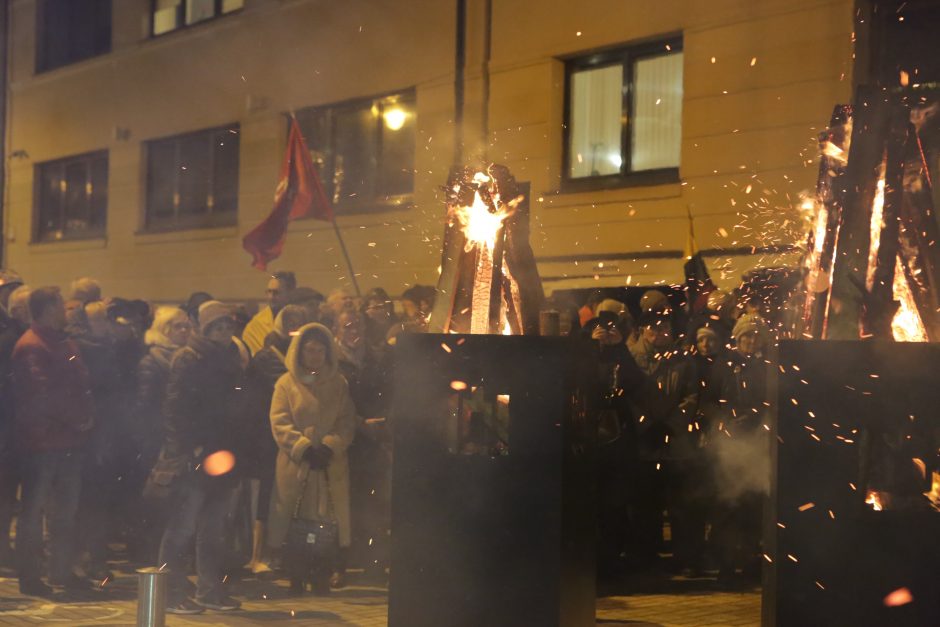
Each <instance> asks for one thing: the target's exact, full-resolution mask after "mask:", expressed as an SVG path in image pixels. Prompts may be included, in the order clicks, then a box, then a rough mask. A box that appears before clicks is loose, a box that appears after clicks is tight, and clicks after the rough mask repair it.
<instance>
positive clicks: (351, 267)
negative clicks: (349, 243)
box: [332, 215, 362, 296]
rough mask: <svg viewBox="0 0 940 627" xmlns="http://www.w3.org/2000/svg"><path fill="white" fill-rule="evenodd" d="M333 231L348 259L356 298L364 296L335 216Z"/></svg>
mask: <svg viewBox="0 0 940 627" xmlns="http://www.w3.org/2000/svg"><path fill="white" fill-rule="evenodd" d="M332 222H333V230H334V231H336V239H337V240H339V247H340V249H341V250H342V251H343V257H344V258H345V259H346V266H347V267H348V268H349V278H350V279H352V284H353V289H355V290H356V296H362V292H360V291H359V282H358V281H357V280H356V272H355V271H354V270H353V265H352V260H351V259H350V258H349V251H348V250H346V242H345V241H343V235H342V233H341V232H340V230H339V225H338V224H336V216H335V215H334V216H333V220H332Z"/></svg>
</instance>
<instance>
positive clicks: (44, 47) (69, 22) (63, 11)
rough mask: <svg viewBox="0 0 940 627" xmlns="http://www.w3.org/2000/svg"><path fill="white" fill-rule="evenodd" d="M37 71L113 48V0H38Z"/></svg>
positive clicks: (51, 68)
mask: <svg viewBox="0 0 940 627" xmlns="http://www.w3.org/2000/svg"><path fill="white" fill-rule="evenodd" d="M36 37H37V46H36V71H37V72H45V71H48V70H54V69H55V68H57V67H62V66H63V65H68V64H70V63H76V62H78V61H82V60H84V59H89V58H91V57H95V56H98V55H99V54H105V53H107V52H110V51H111V0H39V3H38V5H37V7H36Z"/></svg>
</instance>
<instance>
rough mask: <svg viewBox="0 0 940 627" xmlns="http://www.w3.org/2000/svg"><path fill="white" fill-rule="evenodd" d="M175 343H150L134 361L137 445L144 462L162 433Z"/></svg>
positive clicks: (153, 456)
mask: <svg viewBox="0 0 940 627" xmlns="http://www.w3.org/2000/svg"><path fill="white" fill-rule="evenodd" d="M176 350H177V349H176V348H175V347H171V346H160V345H156V344H155V345H153V346H151V347H150V350H148V351H147V354H146V355H144V357H143V359H141V360H140V363H139V364H137V409H138V412H137V413H138V430H137V434H136V435H137V438H138V446H139V447H140V450H141V451H142V455H143V457H144V462H145V465H146V462H147V461H149V462H151V463H152V462H153V460H154V459H156V454H157V452H159V450H160V446H162V445H163V440H164V437H165V431H164V427H165V425H164V422H165V421H164V418H163V401H164V400H165V399H166V384H167V382H168V381H169V379H170V363H172V361H173V354H174V353H175V352H176Z"/></svg>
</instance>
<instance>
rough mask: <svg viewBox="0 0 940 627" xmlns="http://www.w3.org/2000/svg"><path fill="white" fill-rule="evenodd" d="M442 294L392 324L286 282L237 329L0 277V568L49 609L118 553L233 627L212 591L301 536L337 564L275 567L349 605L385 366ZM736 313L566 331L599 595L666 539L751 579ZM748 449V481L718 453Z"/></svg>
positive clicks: (602, 302) (600, 308)
mask: <svg viewBox="0 0 940 627" xmlns="http://www.w3.org/2000/svg"><path fill="white" fill-rule="evenodd" d="M434 295H435V293H434V289H433V288H431V287H425V286H420V285H416V286H414V287H412V288H410V289H408V290H406V291H405V292H404V294H403V295H402V297H401V300H400V303H401V310H402V311H401V313H398V312H396V308H395V307H394V305H393V303H392V301H391V300H390V298H389V296H388V294H387V293H386V292H385V291H384V290H382V289H381V288H376V289H373V290H372V291H370V292H369V293H368V294H366V295H365V296H364V297H362V298H356V297H354V296H353V295H352V294H351V293H349V292H347V291H344V290H342V289H337V290H334V291H332V292H330V293H329V295H328V296H324V295H323V294H321V293H320V292H318V291H317V290H315V289H312V288H309V287H303V286H298V285H297V283H296V279H295V277H294V274H293V273H291V272H279V273H276V274H274V275H273V276H272V277H271V278H270V280H269V281H268V283H267V289H266V304H265V305H264V306H262V307H261V308H260V310H259V311H257V313H255V314H254V315H250V314H249V312H248V309H247V308H246V307H245V306H243V305H232V304H227V303H222V302H220V301H218V300H216V299H214V298H213V297H212V296H211V295H210V294H208V293H205V292H196V293H193V294H192V295H191V296H190V298H189V299H188V300H187V302H185V303H183V304H181V305H162V306H153V305H151V304H150V303H147V302H144V301H141V300H132V299H123V298H118V297H107V298H106V297H105V296H104V295H103V294H102V291H101V288H100V286H99V284H98V283H97V282H96V281H95V280H93V279H90V278H83V279H79V280H77V281H75V282H73V284H72V285H71V289H70V293H69V294H68V295H67V296H63V294H62V293H61V291H60V290H59V289H58V288H55V287H32V286H29V285H26V284H25V283H24V281H23V279H22V278H21V277H20V276H19V275H17V274H16V273H15V272H12V271H8V270H7V271H0V386H2V388H0V393H2V403H0V414H2V415H0V529H2V530H3V532H2V533H4V534H5V535H6V537H5V539H4V541H2V542H0V566H6V567H9V568H15V569H16V571H17V575H18V577H19V585H20V590H21V592H22V593H24V594H27V595H34V596H46V595H49V594H50V593H51V592H52V591H53V588H54V587H64V588H66V589H82V588H87V587H90V586H91V585H93V583H94V582H102V581H106V580H108V579H109V578H110V577H111V572H110V570H109V568H111V567H113V560H114V559H115V550H116V549H115V547H125V548H126V559H127V560H128V561H129V562H130V563H131V564H140V565H153V564H156V565H159V566H161V567H163V568H166V569H167V570H168V571H169V575H168V576H169V592H168V607H167V609H168V611H170V612H175V613H198V612H202V611H204V610H205V609H212V610H217V611H228V610H233V609H237V608H238V607H239V605H240V604H239V602H238V601H237V600H235V599H233V598H232V597H231V596H230V594H229V593H228V592H227V590H226V585H225V583H224V581H225V580H226V579H227V578H228V577H230V576H231V575H232V573H234V572H237V571H240V570H242V569H243V568H244V569H247V570H249V571H250V572H251V573H253V574H254V575H258V576H265V575H266V574H267V573H269V572H271V570H272V568H277V567H279V566H285V567H286V566H287V564H288V561H289V560H288V559H287V558H288V556H279V555H278V553H279V549H280V548H281V547H282V545H283V544H284V542H285V539H286V538H287V536H288V534H289V530H290V527H291V525H292V523H293V521H294V520H295V519H304V520H316V521H323V522H324V524H328V525H330V526H331V529H335V536H336V538H335V540H336V550H335V551H333V552H332V553H331V554H330V558H329V559H327V560H321V562H320V563H318V564H317V565H316V567H315V568H313V569H311V570H309V571H308V572H300V571H297V570H292V569H289V568H285V570H287V574H288V576H289V579H290V592H291V593H292V594H298V595H299V594H304V593H306V592H307V591H308V589H309V591H310V592H312V593H315V594H326V593H328V592H329V590H330V589H331V588H340V587H343V586H345V585H346V581H345V580H346V571H347V568H348V566H349V562H350V559H352V560H353V561H354V562H356V565H357V566H359V567H361V568H364V569H365V571H366V573H367V574H368V575H372V576H376V577H382V576H384V574H385V573H386V567H387V562H388V543H389V534H390V522H389V519H390V492H391V480H390V468H391V461H392V459H391V447H390V443H389V437H388V426H387V421H386V417H387V416H388V414H389V411H390V408H391V407H390V403H391V397H392V392H393V390H392V389H391V388H390V383H391V381H390V375H391V370H392V360H393V350H392V347H393V346H394V343H395V338H396V336H397V334H398V333H401V332H421V331H423V330H425V328H426V323H427V316H428V312H430V311H431V308H432V306H433V301H434ZM752 305H753V304H748V303H745V304H744V306H740V307H739V306H738V304H737V303H734V302H733V299H732V298H731V297H730V295H728V294H724V293H722V292H717V291H716V292H714V293H712V295H711V296H710V297H709V299H708V307H707V308H706V309H705V310H704V311H702V312H699V313H697V314H696V315H694V316H692V317H691V319H688V317H686V318H685V319H683V320H682V321H681V322H680V316H678V315H677V313H678V312H676V311H674V309H673V307H672V306H671V305H670V303H669V300H668V298H667V297H666V295H665V294H664V293H663V292H661V291H658V290H650V291H649V292H647V293H646V294H644V295H643V298H642V299H641V301H640V307H639V309H640V311H638V312H631V311H630V310H629V309H628V308H627V307H626V305H624V304H623V303H622V302H619V301H617V300H613V299H609V298H608V299H604V298H603V296H602V295H600V294H592V295H591V297H590V298H589V299H588V302H587V303H586V304H585V305H584V307H583V308H582V309H581V310H580V311H578V312H576V313H573V315H572V316H571V320H570V325H567V326H570V329H571V330H570V333H571V334H581V335H582V336H583V337H585V338H590V340H591V342H593V343H594V345H595V347H596V357H597V366H598V379H597V380H598V382H599V383H600V387H599V388H598V389H599V390H600V392H599V393H598V394H597V395H596V398H595V401H596V406H597V411H598V415H599V416H600V415H605V416H607V417H608V419H609V420H607V422H606V424H605V426H604V428H603V429H602V430H601V431H602V432H603V436H602V439H603V441H602V443H601V445H600V451H599V453H600V455H599V467H598V470H599V472H598V475H597V476H598V482H599V486H598V487H599V490H598V494H599V521H600V524H599V530H598V531H599V535H598V558H599V568H600V572H601V574H602V575H616V574H618V573H622V572H624V571H630V570H632V569H644V568H649V567H651V566H653V565H654V564H655V563H656V562H657V560H659V556H660V555H661V553H662V552H663V550H664V538H665V537H664V529H666V528H668V529H669V530H670V534H669V535H670V536H671V538H670V540H671V547H672V553H673V556H674V558H673V561H672V563H673V564H676V565H677V567H678V568H680V569H684V570H687V571H691V572H693V573H699V572H701V571H703V570H704V569H706V568H707V567H708V566H709V564H710V563H712V564H716V565H717V568H718V569H719V570H720V574H719V578H720V579H722V580H724V581H730V580H733V579H735V578H736V577H738V570H739V569H743V572H744V573H745V574H747V573H749V572H753V569H754V568H755V567H756V566H757V561H756V560H757V556H758V555H759V552H758V551H759V549H758V539H759V524H760V498H759V494H758V492H756V491H755V490H754V489H753V486H752V485H749V484H747V483H746V482H745V483H744V484H742V483H741V482H740V477H741V476H742V474H748V473H752V474H753V473H755V472H756V473H757V474H760V468H759V466H760V464H761V459H766V455H763V453H762V452H761V450H760V447H761V446H762V445H761V441H762V440H761V439H760V437H761V436H762V435H763V433H762V432H763V429H762V428H761V427H762V425H763V420H764V416H765V413H766V409H767V406H768V402H767V398H766V397H767V394H766V383H765V381H766V367H767V363H766V361H765V358H764V355H763V351H764V349H765V347H766V346H767V342H768V341H769V338H770V333H769V331H768V327H767V325H766V324H765V323H764V322H763V320H762V319H761V317H760V313H759V311H758V308H757V307H754V306H752ZM754 436H757V437H756V438H754ZM749 439H753V441H754V442H756V444H754V446H756V447H757V448H756V449H754V450H756V451H757V453H756V454H755V455H754V459H755V460H756V461H755V463H754V465H755V466H757V467H756V468H755V467H742V466H741V463H742V460H746V459H747V455H745V454H742V452H741V451H740V450H738V451H734V452H733V454H728V452H727V450H726V448H727V443H726V441H725V440H727V442H734V443H735V445H738V444H740V443H742V442H748V441H749ZM729 460H730V462H729ZM735 464H737V466H735ZM742 485H743V486H744V487H741V486H742ZM354 513H355V515H354ZM664 517H665V518H664ZM14 518H16V525H15V547H16V549H15V552H14V550H13V549H12V548H11V547H12V544H11V539H12V537H13V534H12V529H13V525H12V523H13V519H14ZM667 520H668V525H665V524H664V523H665V522H666V521H667ZM47 539H48V542H47V541H46V540H47ZM192 572H194V573H195V574H196V585H195V586H193V585H192V584H191V583H190V580H189V578H188V574H190V573H192Z"/></svg>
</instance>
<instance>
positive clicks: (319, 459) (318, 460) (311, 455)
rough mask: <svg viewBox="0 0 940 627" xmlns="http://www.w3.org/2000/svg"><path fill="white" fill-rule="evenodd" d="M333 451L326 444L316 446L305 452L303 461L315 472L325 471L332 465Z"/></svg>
mask: <svg viewBox="0 0 940 627" xmlns="http://www.w3.org/2000/svg"><path fill="white" fill-rule="evenodd" d="M332 457H333V450H332V449H331V448H330V447H329V446H327V445H325V444H314V445H312V446H311V447H310V448H308V449H307V450H306V451H304V456H303V459H304V461H305V462H307V463H308V464H310V468H311V469H313V470H323V469H324V468H326V467H327V466H329V465H330V459H332Z"/></svg>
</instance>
